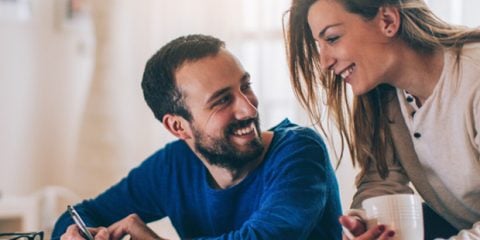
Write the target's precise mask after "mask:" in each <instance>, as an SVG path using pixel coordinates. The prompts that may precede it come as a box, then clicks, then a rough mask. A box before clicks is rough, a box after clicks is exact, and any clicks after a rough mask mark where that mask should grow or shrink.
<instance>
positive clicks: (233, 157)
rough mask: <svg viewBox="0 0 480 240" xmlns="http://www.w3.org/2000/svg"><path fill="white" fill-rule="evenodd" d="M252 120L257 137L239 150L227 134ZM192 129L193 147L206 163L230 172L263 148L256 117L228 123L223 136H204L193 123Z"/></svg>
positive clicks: (247, 124)
mask: <svg viewBox="0 0 480 240" xmlns="http://www.w3.org/2000/svg"><path fill="white" fill-rule="evenodd" d="M252 122H253V123H254V124H255V128H256V131H257V132H258V137H257V138H255V139H253V140H252V141H251V142H249V143H248V150H245V151H242V152H240V151H239V150H237V149H236V148H235V145H234V144H233V143H231V142H230V138H229V136H231V135H233V132H234V131H235V130H236V129H239V128H244V127H246V126H249V125H250V124H251V123H252ZM192 130H193V134H194V136H195V149H196V150H197V152H199V153H200V154H201V155H203V156H204V157H205V158H206V160H207V162H208V163H210V164H212V165H215V166H219V167H223V168H226V169H228V170H230V171H232V172H236V171H238V170H241V169H242V168H243V167H245V166H246V165H247V164H248V163H250V162H252V161H254V160H256V159H257V158H258V157H260V155H261V154H262V153H263V150H264V148H265V146H264V144H263V140H262V137H261V131H260V124H259V120H258V117H257V118H253V119H248V120H242V121H235V122H233V123H231V124H229V125H228V127H227V128H226V129H225V131H224V133H223V136H222V137H218V138H213V137H210V136H206V135H205V134H203V132H202V131H199V130H197V129H196V128H195V127H194V126H193V124H192Z"/></svg>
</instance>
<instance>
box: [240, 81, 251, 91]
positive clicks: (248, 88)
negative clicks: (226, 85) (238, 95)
mask: <svg viewBox="0 0 480 240" xmlns="http://www.w3.org/2000/svg"><path fill="white" fill-rule="evenodd" d="M250 89H252V83H250V82H248V83H245V84H244V85H243V86H242V87H241V90H242V92H246V91H248V90H250Z"/></svg>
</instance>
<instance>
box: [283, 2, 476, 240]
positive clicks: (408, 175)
mask: <svg viewBox="0 0 480 240" xmlns="http://www.w3.org/2000/svg"><path fill="white" fill-rule="evenodd" d="M288 16H289V20H288V21H289V22H288V26H287V28H286V31H287V32H286V38H287V50H288V58H289V67H290V71H291V78H292V84H293V86H294V89H295V92H296V94H297V96H298V98H299V99H300V101H301V102H302V104H303V105H304V106H305V107H306V108H307V109H308V110H309V113H310V116H311V118H312V119H313V120H315V122H317V123H318V124H319V126H320V127H321V128H322V130H323V129H324V128H323V127H322V126H321V121H320V120H321V119H320V117H321V116H320V112H321V108H320V105H321V103H320V102H321V100H322V99H324V101H325V104H326V105H327V108H328V110H329V111H328V112H329V113H330V116H332V117H333V119H334V120H335V122H336V123H337V126H338V128H339V130H340V131H341V133H342V143H346V144H347V146H348V148H349V150H350V154H351V156H352V159H353V161H354V164H358V165H359V166H360V168H361V172H360V173H359V175H358V176H357V183H356V184H357V188H358V192H357V193H356V194H355V196H354V199H353V203H352V207H353V208H358V207H360V203H361V202H362V201H363V200H364V199H366V198H369V197H372V196H377V195H383V194H391V193H411V192H412V190H411V189H410V188H409V187H408V184H409V182H412V183H413V185H414V186H415V188H416V189H417V191H418V192H419V193H420V195H421V196H422V197H423V199H424V200H425V202H426V203H427V205H428V206H427V207H430V208H432V209H433V210H434V211H428V209H429V208H427V209H426V210H427V211H426V212H425V221H426V223H427V224H430V223H431V221H435V223H439V224H444V225H447V227H442V228H440V229H437V230H439V231H436V232H432V231H431V229H430V228H429V226H430V225H426V239H432V237H439V236H440V237H450V236H452V235H456V234H457V233H458V231H459V230H463V231H460V233H458V234H457V235H456V236H455V238H453V239H472V238H475V239H479V238H480V159H479V155H480V153H479V152H480V151H479V149H480V133H479V132H480V43H478V42H480V31H479V30H478V29H468V28H464V27H459V26H453V25H450V24H447V23H445V22H443V21H442V20H440V19H438V18H437V17H436V16H435V15H434V14H433V13H432V12H431V10H430V9H429V8H428V7H427V6H426V4H425V3H424V2H423V1H422V0H293V3H292V6H291V8H290V11H289V15H288ZM346 83H348V84H349V85H350V87H351V91H352V92H353V94H354V97H353V101H350V99H351V98H349V96H348V95H349V94H348V93H349V91H348V89H347V87H346V86H347V85H346ZM342 146H343V144H342ZM437 213H438V215H440V216H441V218H440V217H438V215H437ZM435 217H438V218H435ZM443 219H445V220H446V221H447V222H443V221H444V220H443ZM340 222H341V223H342V224H343V226H344V227H346V228H347V229H349V230H350V231H351V232H352V233H353V234H354V235H355V236H357V237H358V238H357V239H371V238H378V239H388V238H389V237H392V236H393V235H394V234H395V232H393V231H392V230H388V229H385V226H377V227H376V228H371V229H369V230H368V231H365V226H364V224H362V222H361V221H359V220H358V218H353V217H348V216H342V217H341V218H340ZM450 224H451V225H452V226H453V227H449V226H448V225H450ZM443 230H445V231H444V232H442V231H443ZM430 234H437V235H435V236H434V235H430ZM469 237H471V238H469Z"/></svg>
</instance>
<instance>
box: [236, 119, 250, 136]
mask: <svg viewBox="0 0 480 240" xmlns="http://www.w3.org/2000/svg"><path fill="white" fill-rule="evenodd" d="M254 130H255V125H254V124H253V122H252V123H251V124H250V125H249V126H247V127H244V128H240V129H237V130H235V131H234V132H233V134H235V135H238V136H243V135H247V134H249V133H251V132H253V131H254Z"/></svg>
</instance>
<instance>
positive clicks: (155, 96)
mask: <svg viewBox="0 0 480 240" xmlns="http://www.w3.org/2000/svg"><path fill="white" fill-rule="evenodd" d="M223 47H225V43H224V42H223V41H222V40H220V39H218V38H215V37H212V36H207V35H201V34H194V35H188V36H182V37H179V38H176V39H174V40H172V41H170V42H169V43H167V44H166V45H165V46H163V47H162V48H161V49H160V50H159V51H158V52H157V53H155V54H154V55H153V56H152V57H151V58H150V60H148V62H147V64H146V66H145V71H144V73H143V79H142V89H143V96H144V98H145V101H146V102H147V104H148V106H149V107H150V109H152V111H153V114H154V115H155V117H156V118H157V119H158V120H160V121H162V119H163V116H164V115H165V114H167V113H169V114H175V115H179V116H182V117H183V118H185V119H186V120H187V121H191V120H192V114H191V113H190V110H189V109H188V107H187V106H186V105H185V102H184V97H183V96H182V92H181V91H180V89H179V88H178V87H177V83H176V79H175V72H176V71H177V70H178V68H180V67H181V66H182V64H184V63H185V62H187V61H195V60H199V59H201V58H204V57H207V56H214V55H216V54H217V53H218V52H219V51H220V49H221V48H223Z"/></svg>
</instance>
